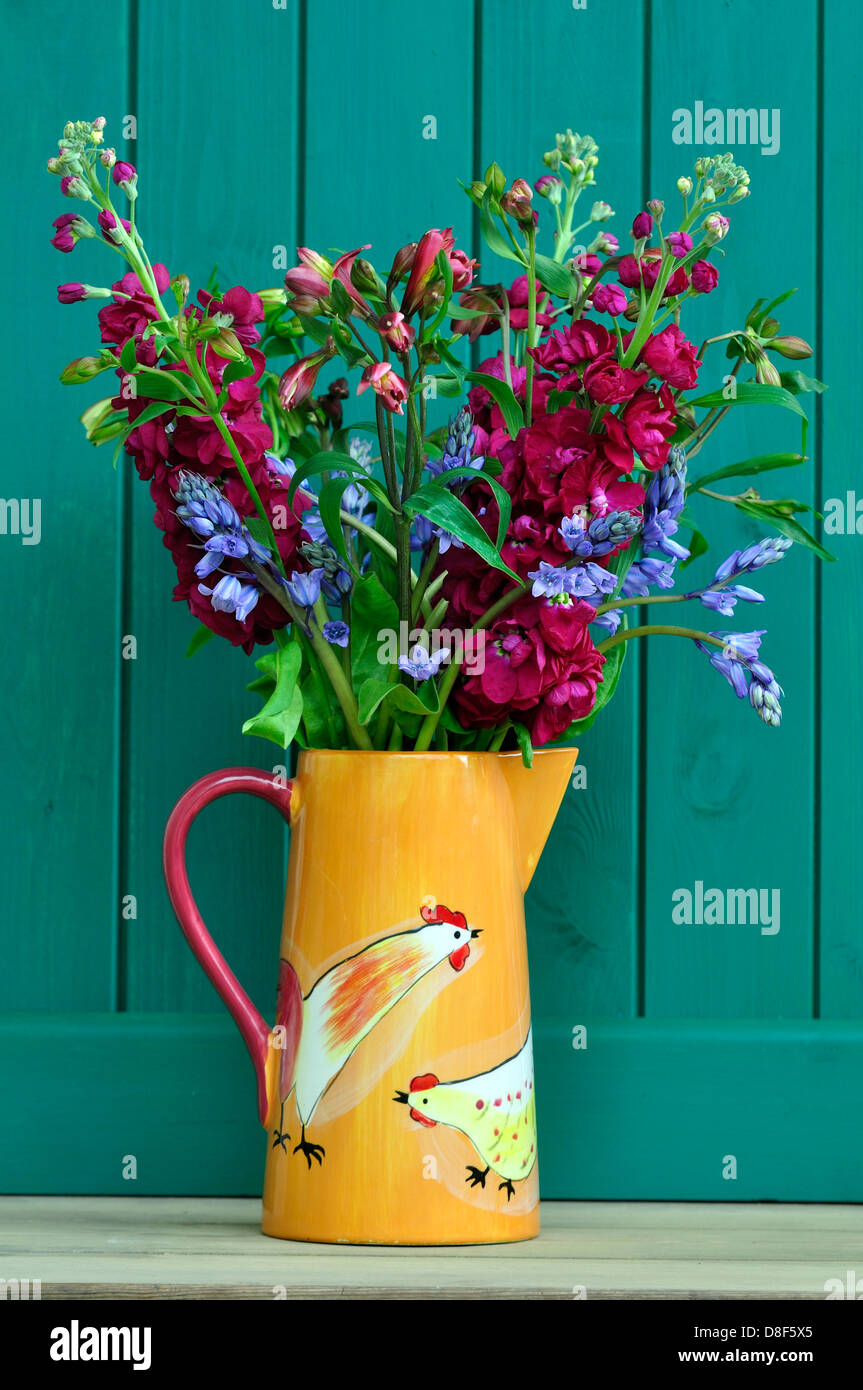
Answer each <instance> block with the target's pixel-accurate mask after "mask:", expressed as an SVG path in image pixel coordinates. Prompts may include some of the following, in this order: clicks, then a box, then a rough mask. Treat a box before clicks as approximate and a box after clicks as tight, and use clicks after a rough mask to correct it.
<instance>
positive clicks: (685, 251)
mask: <svg viewBox="0 0 863 1390" xmlns="http://www.w3.org/2000/svg"><path fill="white" fill-rule="evenodd" d="M665 243H666V245H667V247H668V249H669V251H670V252H671V254H672V256H673V257H674V259H675V260H676V261H682V260H683V257H684V256H688V255H689V253H690V251H691V250H692V237H691V236H689V235H688V233H686V232H671V233H670V234H669V235H668V236H667V237H666V238H665Z"/></svg>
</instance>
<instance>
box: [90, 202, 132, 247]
mask: <svg viewBox="0 0 863 1390" xmlns="http://www.w3.org/2000/svg"><path fill="white" fill-rule="evenodd" d="M96 221H97V222H98V223H99V226H100V228H101V230H102V236H103V237H104V238H105V240H106V241H110V242H111V243H112V245H114V246H119V245H120V235H119V231H118V228H117V219H116V217H115V216H114V214H113V212H111V211H109V209H108V208H103V209H102V211H101V212H100V213H99V216H98V217H97V218H96ZM120 221H121V222H122V224H123V230H124V231H125V232H126V234H127V236H128V235H129V234H130V233H131V231H132V226H131V223H129V222H127V221H126V219H125V217H121V218H120Z"/></svg>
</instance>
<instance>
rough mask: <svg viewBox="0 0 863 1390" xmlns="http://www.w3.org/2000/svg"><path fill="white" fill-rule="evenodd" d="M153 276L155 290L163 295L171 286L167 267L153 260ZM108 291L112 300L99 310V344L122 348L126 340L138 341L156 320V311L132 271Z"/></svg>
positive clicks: (157, 315) (157, 313) (157, 312)
mask: <svg viewBox="0 0 863 1390" xmlns="http://www.w3.org/2000/svg"><path fill="white" fill-rule="evenodd" d="M153 274H154V276H155V279H156V288H157V289H158V291H159V293H160V294H164V293H165V291H166V290H167V288H168V286H169V284H170V283H171V277H170V275H169V273H168V269H167V267H166V266H164V265H162V264H161V262H159V261H157V262H156V264H155V265H154V266H153ZM111 289H112V290H114V291H115V294H114V300H113V302H112V303H110V304H106V305H105V307H104V308H103V309H100V310H99V327H100V329H101V330H102V342H103V343H111V344H112V345H113V346H115V347H122V346H123V344H124V343H126V342H128V340H129V339H130V338H139V337H140V335H141V334H142V333H143V331H144V329H145V328H146V327H147V324H148V323H152V322H153V320H154V319H157V318H158V317H159V311H158V309H157V308H156V305H155V304H154V303H153V300H152V299H151V297H150V295H149V294H147V292H146V290H145V289H144V286H143V285H142V284H141V281H140V280H139V279H138V277H137V275H136V274H135V272H134V271H132V270H129V271H127V272H126V274H125V275H123V276H121V277H120V279H119V280H115V282H114V284H113V285H112V286H111Z"/></svg>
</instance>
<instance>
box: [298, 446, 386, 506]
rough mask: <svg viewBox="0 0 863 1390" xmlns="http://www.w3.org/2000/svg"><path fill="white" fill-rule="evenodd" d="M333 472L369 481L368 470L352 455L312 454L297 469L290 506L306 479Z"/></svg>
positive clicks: (325, 450)
mask: <svg viewBox="0 0 863 1390" xmlns="http://www.w3.org/2000/svg"><path fill="white" fill-rule="evenodd" d="M333 470H335V471H336V472H339V473H349V474H350V475H351V476H352V477H357V476H362V478H363V482H364V483H365V482H366V481H367V475H366V470H365V469H364V468H363V466H362V464H361V463H357V460H356V459H354V458H351V456H350V454H339V453H337V452H336V450H335V449H323V450H321V451H319V452H318V453H316V454H312V456H311V458H308V459H305V460H304V462H303V463H301V464H300V465H299V467H298V468H297V471H296V472H295V473H294V476H293V477H292V478H291V485H290V487H289V488H288V505H289V506H290V505H291V503H292V502H293V500H294V498H295V496H296V494H297V489H298V487H299V486H300V483H302V482H304V481H305V479H306V478H312V477H314V476H315V475H317V474H321V473H331V472H332V471H333ZM388 505H389V504H388Z"/></svg>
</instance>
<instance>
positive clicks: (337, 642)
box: [321, 619, 351, 647]
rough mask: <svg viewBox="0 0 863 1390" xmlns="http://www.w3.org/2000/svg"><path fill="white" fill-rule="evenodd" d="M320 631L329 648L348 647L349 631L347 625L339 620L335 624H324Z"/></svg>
mask: <svg viewBox="0 0 863 1390" xmlns="http://www.w3.org/2000/svg"><path fill="white" fill-rule="evenodd" d="M321 631H322V632H323V634H324V639H325V641H327V642H329V643H330V645H331V646H333V647H346V646H347V645H348V642H349V640H350V636H351V629H350V627H349V626H348V624H347V623H343V622H342V621H341V620H340V619H339V620H338V621H335V622H331V623H324V625H323V628H322V629H321Z"/></svg>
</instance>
